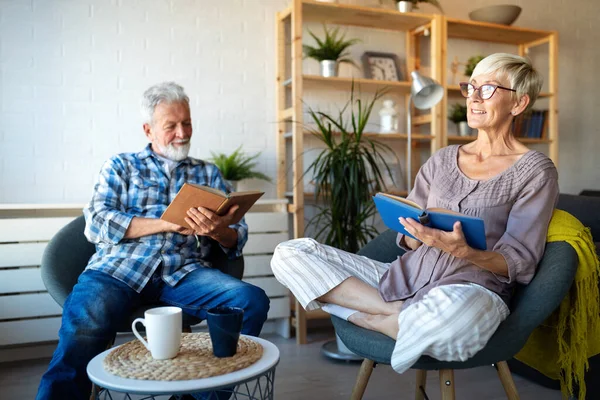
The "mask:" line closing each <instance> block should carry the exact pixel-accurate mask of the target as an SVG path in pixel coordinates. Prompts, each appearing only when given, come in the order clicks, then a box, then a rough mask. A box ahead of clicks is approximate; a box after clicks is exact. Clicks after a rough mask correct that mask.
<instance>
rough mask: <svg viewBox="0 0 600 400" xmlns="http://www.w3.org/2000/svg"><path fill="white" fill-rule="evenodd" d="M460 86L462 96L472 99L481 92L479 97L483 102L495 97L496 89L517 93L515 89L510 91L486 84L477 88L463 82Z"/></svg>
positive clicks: (502, 87)
mask: <svg viewBox="0 0 600 400" xmlns="http://www.w3.org/2000/svg"><path fill="white" fill-rule="evenodd" d="M458 85H459V86H460V94H462V95H463V96H464V97H471V96H473V93H475V92H476V91H479V97H481V99H482V100H488V99H489V98H491V97H492V96H493V95H494V93H496V89H504V90H510V91H511V92H516V90H515V89H510V88H507V87H504V86H499V85H492V84H489V83H486V84H485V85H481V86H479V87H475V86H473V85H471V84H470V83H468V82H461V83H459V84H458Z"/></svg>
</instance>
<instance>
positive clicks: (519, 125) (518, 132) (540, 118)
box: [513, 110, 548, 139]
mask: <svg viewBox="0 0 600 400" xmlns="http://www.w3.org/2000/svg"><path fill="white" fill-rule="evenodd" d="M547 131H548V110H532V111H531V112H530V113H527V114H525V115H523V114H521V115H519V116H518V117H517V118H515V119H514V121H513V132H514V135H515V137H518V138H531V139H546V138H547V137H548V135H547Z"/></svg>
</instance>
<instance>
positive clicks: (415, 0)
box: [396, 0, 444, 14]
mask: <svg viewBox="0 0 600 400" xmlns="http://www.w3.org/2000/svg"><path fill="white" fill-rule="evenodd" d="M400 1H408V2H409V3H413V7H414V8H417V9H418V8H419V4H418V3H429V4H431V5H432V6H434V7H435V8H437V9H438V10H440V12H441V13H442V14H443V13H444V10H442V5H441V4H440V3H439V2H438V1H437V0H396V3H400Z"/></svg>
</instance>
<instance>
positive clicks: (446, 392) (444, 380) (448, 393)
mask: <svg viewBox="0 0 600 400" xmlns="http://www.w3.org/2000/svg"><path fill="white" fill-rule="evenodd" d="M440 392H441V393H442V400H454V370H453V369H441V370H440Z"/></svg>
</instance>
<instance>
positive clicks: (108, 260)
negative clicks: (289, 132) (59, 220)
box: [83, 145, 248, 292]
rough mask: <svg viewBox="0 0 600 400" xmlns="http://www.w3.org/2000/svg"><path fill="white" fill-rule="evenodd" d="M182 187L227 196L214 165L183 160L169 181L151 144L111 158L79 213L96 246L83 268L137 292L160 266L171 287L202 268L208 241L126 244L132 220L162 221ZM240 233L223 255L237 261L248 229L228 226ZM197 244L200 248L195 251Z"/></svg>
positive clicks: (157, 239)
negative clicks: (202, 188)
mask: <svg viewBox="0 0 600 400" xmlns="http://www.w3.org/2000/svg"><path fill="white" fill-rule="evenodd" d="M184 182H189V183H195V184H199V185H205V186H211V187H214V188H218V189H220V190H223V191H229V189H230V188H229V187H228V186H226V184H225V181H224V179H223V177H222V175H221V173H220V172H219V170H218V169H217V167H216V166H215V165H213V164H210V163H207V162H204V161H201V160H196V159H194V158H190V157H188V158H186V159H185V160H182V161H180V162H179V163H178V164H177V166H176V167H175V168H174V169H173V170H172V172H171V176H170V177H169V176H167V175H166V173H165V170H164V168H163V166H162V161H160V160H159V159H158V158H157V156H156V155H155V154H154V153H153V152H152V150H151V148H150V145H148V146H147V147H146V149H145V150H144V151H142V152H140V153H124V154H119V155H117V156H114V157H111V158H110V159H109V160H108V161H107V162H106V163H105V164H104V165H103V167H102V170H101V171H100V176H99V177H98V181H97V182H96V185H95V187H94V194H93V197H92V200H91V201H90V202H89V203H88V204H87V205H86V207H85V208H84V209H83V214H84V216H85V220H86V226H85V236H86V237H87V238H88V240H89V241H90V242H92V243H94V244H96V254H94V255H93V256H92V258H91V259H90V261H89V263H88V266H87V268H90V269H95V270H98V271H102V272H105V273H107V274H109V275H111V276H113V277H114V278H116V279H118V280H120V281H122V282H124V283H125V284H127V285H129V286H130V287H131V288H132V289H134V290H135V291H137V292H140V291H141V290H142V289H143V288H144V286H145V285H146V283H147V282H148V280H149V279H150V277H151V276H152V274H153V273H154V271H155V270H156V269H157V268H158V266H159V265H160V264H161V263H162V271H161V274H162V279H163V280H164V281H165V282H166V283H167V284H169V285H171V286H175V285H176V284H177V282H179V281H180V280H181V279H182V278H183V277H184V276H185V275H186V274H188V273H189V272H191V271H194V270H196V269H198V268H202V267H210V263H209V262H207V261H204V260H203V258H205V257H206V256H207V255H208V252H209V250H210V243H211V241H209V240H207V237H202V236H200V237H199V241H197V239H196V237H195V236H194V235H189V236H184V235H180V234H178V233H172V232H167V233H165V232H163V233H158V234H154V235H147V236H142V237H140V238H137V239H124V238H123V236H124V235H125V231H127V228H128V227H129V223H130V222H131V220H132V218H133V217H144V218H160V216H161V215H162V213H163V211H165V209H166V208H167V206H168V205H169V204H170V203H171V201H172V200H173V198H174V197H175V195H176V194H177V192H178V191H179V189H181V187H182V186H183V184H184ZM231 228H233V229H235V230H236V231H237V234H238V243H237V247H235V248H231V249H228V248H225V247H223V246H221V248H222V249H223V251H225V253H227V254H228V255H229V257H230V258H234V257H236V256H240V255H241V254H242V248H243V247H244V245H245V244H246V241H247V240H248V226H247V225H246V223H245V221H244V220H243V219H242V220H241V221H240V222H239V223H237V224H235V225H231ZM198 243H199V244H200V245H199V246H198Z"/></svg>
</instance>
